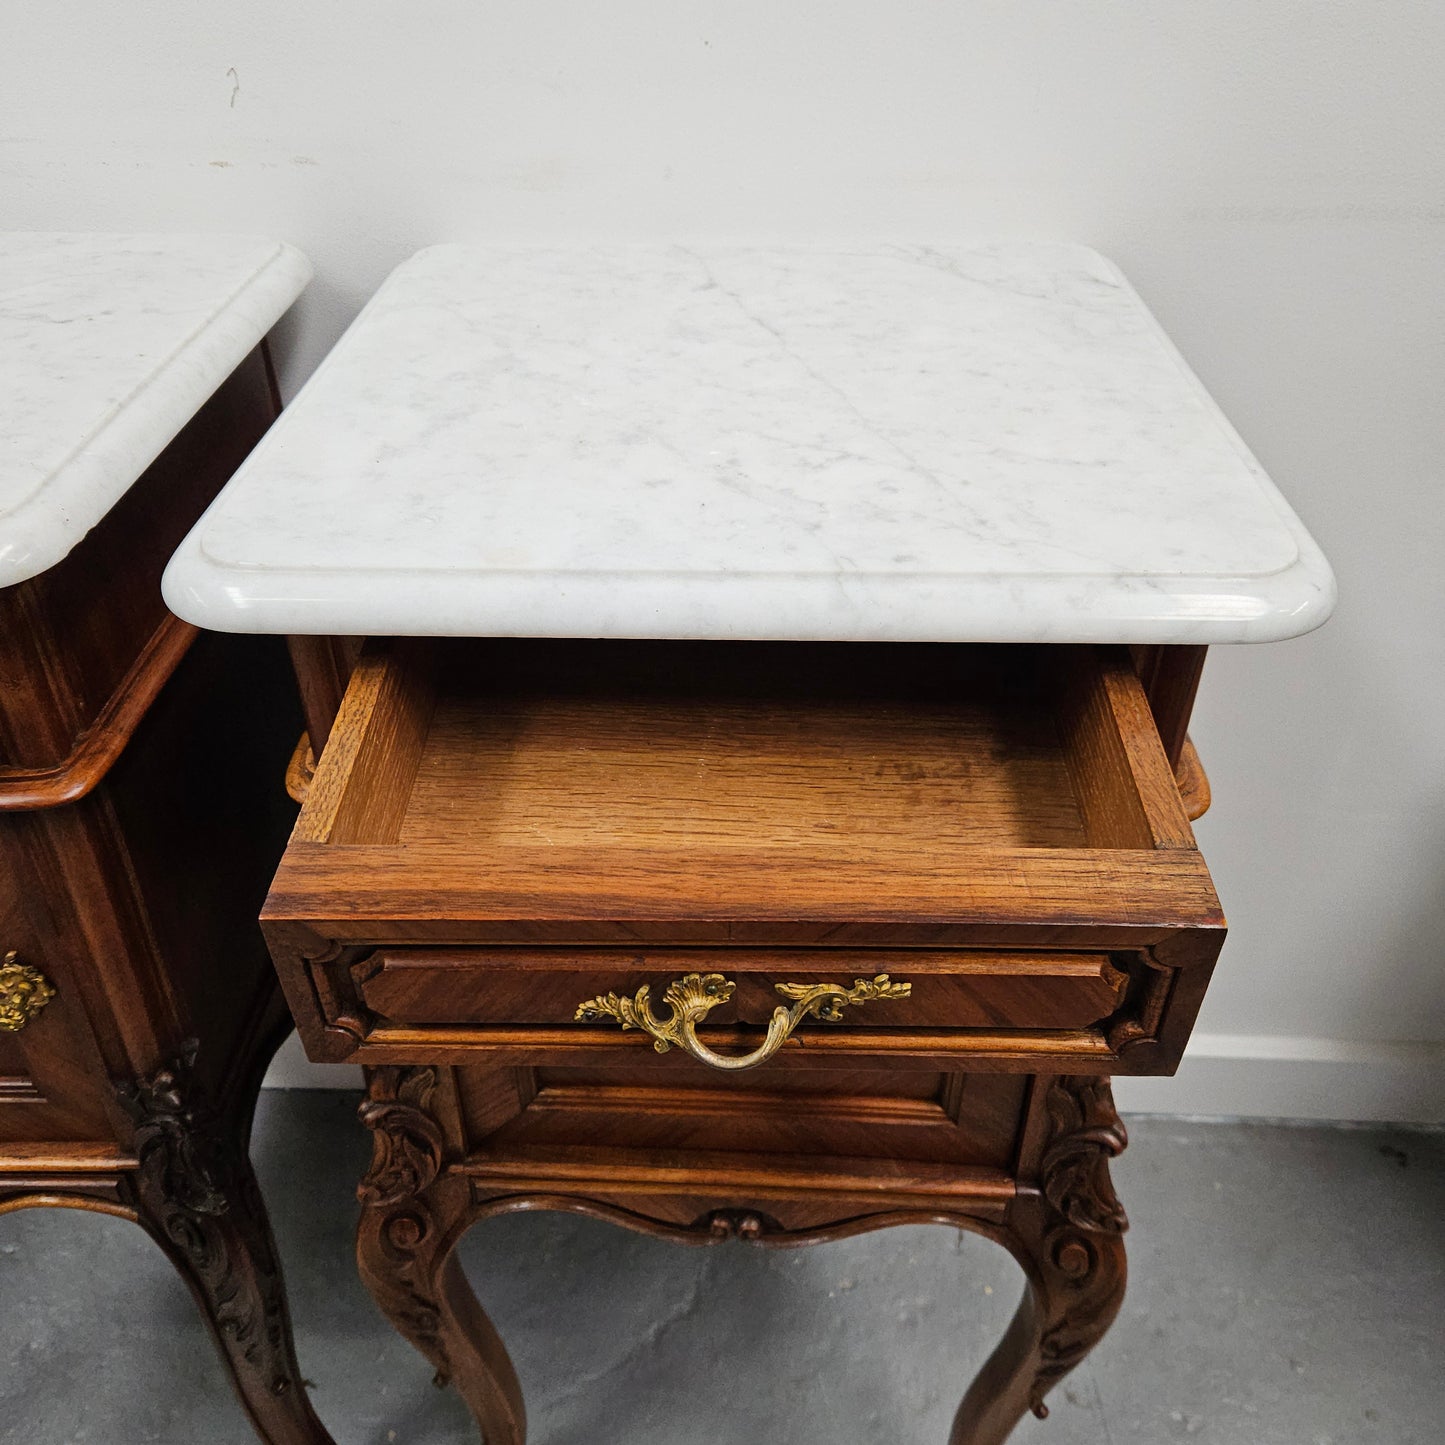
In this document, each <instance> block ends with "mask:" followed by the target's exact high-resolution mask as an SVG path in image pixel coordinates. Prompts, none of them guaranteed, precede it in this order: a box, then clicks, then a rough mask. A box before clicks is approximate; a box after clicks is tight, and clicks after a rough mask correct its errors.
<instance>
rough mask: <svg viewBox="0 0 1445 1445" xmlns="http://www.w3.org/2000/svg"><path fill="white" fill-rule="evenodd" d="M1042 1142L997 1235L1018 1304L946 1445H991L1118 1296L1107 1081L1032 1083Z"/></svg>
mask: <svg viewBox="0 0 1445 1445" xmlns="http://www.w3.org/2000/svg"><path fill="white" fill-rule="evenodd" d="M1038 1087H1040V1088H1044V1089H1046V1090H1047V1093H1046V1095H1045V1102H1046V1106H1047V1111H1048V1115H1049V1119H1050V1130H1051V1132H1050V1137H1049V1142H1048V1144H1047V1146H1046V1148H1045V1150H1044V1154H1043V1159H1042V1164H1041V1166H1040V1172H1039V1184H1038V1187H1037V1188H1031V1189H1026V1190H1021V1191H1020V1194H1019V1197H1018V1199H1017V1200H1016V1201H1015V1203H1014V1206H1013V1208H1012V1209H1011V1210H1010V1213H1009V1220H1008V1223H1007V1225H1006V1226H1005V1228H1004V1230H1003V1231H1002V1232H1001V1233H1000V1235H999V1236H998V1237H999V1238H1000V1241H1001V1242H1002V1243H1003V1244H1005V1245H1006V1246H1007V1247H1008V1248H1009V1249H1010V1250H1011V1251H1012V1253H1013V1254H1014V1256H1015V1257H1016V1258H1017V1259H1018V1261H1019V1263H1020V1264H1021V1265H1023V1268H1024V1272H1025V1274H1026V1275H1027V1278H1028V1283H1027V1285H1026V1287H1025V1290H1024V1297H1023V1300H1022V1302H1021V1303H1020V1305H1019V1308H1018V1312H1017V1313H1016V1314H1015V1315H1014V1318H1013V1322H1012V1323H1011V1324H1010V1325H1009V1328H1008V1332H1007V1334H1006V1335H1005V1336H1004V1338H1003V1341H1002V1342H1001V1343H1000V1345H999V1347H998V1348H997V1349H996V1350H995V1351H994V1352H993V1354H992V1355H991V1356H990V1357H989V1360H988V1362H987V1364H985V1365H984V1367H983V1369H982V1370H981V1371H980V1372H979V1376H978V1378H977V1379H976V1380H975V1381H974V1382H973V1384H972V1386H971V1387H970V1388H969V1391H968V1394H967V1395H965V1396H964V1399H963V1403H962V1404H961V1405H960V1406H959V1410H958V1415H957V1417H956V1418H955V1420H954V1424H953V1433H952V1435H951V1436H950V1437H949V1441H950V1445H1000V1442H1002V1441H1004V1440H1006V1439H1007V1438H1008V1436H1009V1434H1010V1433H1011V1432H1012V1430H1013V1428H1014V1426H1015V1425H1017V1424H1018V1422H1019V1421H1020V1420H1021V1419H1022V1418H1023V1416H1024V1414H1025V1412H1027V1411H1030V1410H1032V1411H1033V1413H1034V1414H1035V1415H1038V1416H1039V1417H1041V1418H1042V1417H1043V1416H1046V1415H1047V1414H1048V1407H1047V1406H1046V1405H1045V1404H1044V1396H1045V1395H1046V1394H1047V1393H1048V1392H1049V1391H1050V1390H1051V1389H1053V1387H1054V1386H1055V1385H1056V1384H1058V1382H1059V1381H1060V1380H1061V1379H1063V1377H1064V1376H1065V1375H1067V1374H1068V1373H1069V1371H1070V1370H1072V1369H1073V1368H1074V1366H1075V1365H1077V1364H1078V1363H1079V1362H1080V1361H1081V1360H1082V1359H1083V1358H1084V1356H1085V1355H1087V1354H1088V1353H1089V1351H1090V1350H1091V1349H1093V1347H1094V1346H1095V1345H1096V1344H1098V1342H1099V1341H1100V1340H1101V1339H1102V1338H1103V1336H1104V1333H1105V1331H1107V1330H1108V1328H1109V1326H1110V1325H1111V1324H1112V1323H1113V1321H1114V1317H1115V1315H1117V1314H1118V1312H1119V1306H1120V1304H1121V1303H1122V1302H1123V1299H1124V1286H1125V1281H1126V1278H1127V1265H1126V1262H1125V1257H1124V1231H1125V1229H1127V1228H1128V1221H1127V1220H1126V1218H1125V1216H1124V1211H1123V1209H1122V1208H1121V1207H1120V1205H1119V1201H1118V1198H1117V1197H1116V1195H1115V1194H1114V1187H1113V1183H1112V1182H1111V1180H1110V1178H1109V1163H1108V1161H1109V1160H1110V1159H1111V1158H1113V1157H1115V1156H1117V1155H1118V1154H1119V1153H1120V1152H1122V1150H1123V1148H1124V1145H1125V1143H1126V1136H1125V1133H1124V1127H1123V1125H1122V1124H1121V1123H1120V1122H1119V1116H1118V1114H1116V1113H1115V1111H1114V1100H1113V1096H1112V1094H1111V1093H1110V1090H1109V1081H1108V1080H1107V1079H1096V1078H1087V1077H1077V1078H1067V1077H1066V1078H1055V1079H1040V1080H1039V1081H1038Z"/></svg>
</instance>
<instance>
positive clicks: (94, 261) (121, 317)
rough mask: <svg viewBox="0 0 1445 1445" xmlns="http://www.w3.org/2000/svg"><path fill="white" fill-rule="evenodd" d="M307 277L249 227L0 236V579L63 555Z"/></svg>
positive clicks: (291, 254)
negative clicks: (241, 231)
mask: <svg viewBox="0 0 1445 1445" xmlns="http://www.w3.org/2000/svg"><path fill="white" fill-rule="evenodd" d="M310 275H311V267H310V265H309V264H308V263H307V260H306V258H305V257H304V256H303V255H302V254H301V253H300V252H299V251H296V250H294V249H293V248H292V247H290V246H283V245H278V244H277V243H276V242H275V241H265V240H260V239H258V238H256V237H248V236H120V235H92V234H88V233H41V232H24V233H8V234H7V233H0V417H3V422H0V587H11V586H14V585H15V584H16V583H19V582H24V581H27V580H28V579H29V578H31V577H34V576H36V575H37V574H38V573H41V572H44V571H46V570H47V569H48V568H50V567H53V566H54V565H55V564H56V563H57V562H60V561H62V560H63V559H64V558H65V556H66V555H67V554H68V553H69V551H70V549H71V548H72V547H73V546H75V544H76V543H77V542H78V541H80V539H81V538H82V537H83V536H84V535H85V534H86V533H87V532H88V531H89V530H90V529H91V528H92V527H93V526H95V524H96V523H97V522H99V521H100V520H101V518H102V517H104V516H105V514H106V513H107V512H108V511H109V510H110V509H111V507H113V506H114V505H115V503H116V502H117V501H119V500H120V498H121V497H122V496H124V495H125V493H126V492H127V491H128V490H129V488H130V487H131V485H132V484H133V483H134V482H135V480H136V479H137V478H138V477H139V476H140V474H141V473H142V472H143V471H144V470H145V469H146V467H148V466H149V465H150V463H151V462H152V461H154V460H155V458H156V457H157V455H159V453H160V452H161V451H162V450H163V449H164V448H165V446H166V444H167V443H168V442H169V441H170V440H171V439H172V438H173V437H174V436H175V435H176V433H177V432H178V431H180V429H181V428H182V427H183V426H184V425H185V424H186V422H188V421H189V420H190V419H191V417H192V416H194V415H195V413H196V411H197V410H198V409H199V407H200V406H201V404H202V403H203V402H204V401H205V400H206V399H207V398H208V397H209V396H210V395H211V393H212V392H213V391H215V389H216V388H217V386H219V385H220V383H221V382H222V381H224V380H225V379H226V377H227V376H229V375H230V373H231V372H232V371H233V370H235V368H236V366H237V365H238V364H239V362H240V361H241V360H242V359H243V358H244V357H245V355H246V353H247V352H249V351H250V350H251V349H252V348H253V347H254V346H255V345H256V344H257V342H259V341H260V340H261V338H262V337H263V336H265V334H266V332H267V331H269V330H270V328H271V326H272V325H273V324H274V322H275V321H276V319H277V318H278V317H279V316H280V315H281V313H282V312H283V311H285V310H286V308H287V307H288V306H289V305H290V304H291V303H292V302H293V301H294V300H295V299H296V297H297V295H298V294H299V293H300V291H301V289H302V287H304V286H305V285H306V282H307V280H308V279H309V278H310Z"/></svg>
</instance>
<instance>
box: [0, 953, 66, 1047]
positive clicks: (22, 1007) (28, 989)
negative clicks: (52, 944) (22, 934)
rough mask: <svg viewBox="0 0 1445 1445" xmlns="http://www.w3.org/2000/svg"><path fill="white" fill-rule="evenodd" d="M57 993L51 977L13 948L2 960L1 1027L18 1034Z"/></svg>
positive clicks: (0, 969)
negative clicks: (3, 960) (18, 954)
mask: <svg viewBox="0 0 1445 1445" xmlns="http://www.w3.org/2000/svg"><path fill="white" fill-rule="evenodd" d="M54 997H55V990H54V989H53V988H52V987H51V985H50V980H49V979H48V978H46V976H45V975H44V974H43V973H41V971H40V970H39V969H38V968H31V966H30V965H29V964H28V963H21V962H20V960H19V959H18V958H17V957H16V955H15V950H14V949H13V948H12V949H11V950H10V952H9V953H7V954H6V955H5V962H4V963H0V1030H3V1031H4V1032H5V1033H7V1034H18V1033H19V1032H20V1030H21V1029H23V1028H24V1027H25V1025H26V1024H28V1023H29V1022H30V1020H31V1019H33V1018H34V1017H35V1015H36V1014H38V1013H39V1012H40V1010H41V1009H43V1008H44V1007H45V1005H46V1004H48V1003H49V1002H50V1000H51V999H53V998H54Z"/></svg>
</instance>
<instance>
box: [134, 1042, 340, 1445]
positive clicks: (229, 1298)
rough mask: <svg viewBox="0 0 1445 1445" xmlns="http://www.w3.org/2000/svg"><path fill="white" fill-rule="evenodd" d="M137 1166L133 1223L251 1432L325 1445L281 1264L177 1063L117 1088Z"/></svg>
mask: <svg viewBox="0 0 1445 1445" xmlns="http://www.w3.org/2000/svg"><path fill="white" fill-rule="evenodd" d="M119 1096H120V1100H121V1103H122V1104H123V1105H124V1106H125V1108H126V1111H127V1112H128V1113H129V1114H130V1116H131V1118H132V1120H133V1121H134V1123H135V1147H136V1152H137V1156H138V1160H139V1167H138V1169H137V1170H136V1171H135V1173H134V1174H133V1175H128V1176H127V1177H126V1179H125V1182H124V1192H125V1193H126V1194H128V1195H129V1196H130V1198H129V1199H128V1200H127V1201H126V1202H127V1203H128V1204H129V1205H130V1207H132V1208H133V1209H134V1210H135V1214H136V1218H137V1219H138V1220H139V1222H140V1223H141V1224H142V1225H143V1226H144V1227H145V1229H146V1230H147V1231H149V1233H150V1234H151V1235H152V1237H153V1238H154V1239H155V1240H156V1241H157V1242H158V1243H159V1244H160V1246H161V1248H162V1249H164V1250H165V1252H166V1254H167V1255H168V1256H169V1257H170V1260H171V1262H172V1263H173V1264H174V1265H175V1267H176V1269H177V1270H178V1271H179V1272H180V1274H181V1276H182V1278H184V1279H185V1281H186V1283H187V1284H188V1285H189V1286H190V1288H191V1292H192V1294H193V1295H194V1296H195V1298H196V1301H197V1303H198V1304H199V1305H200V1307H201V1310H202V1312H203V1314H204V1315H205V1317H206V1322H207V1324H208V1325H209V1326H210V1330H211V1333H212V1335H213V1336H214V1337H215V1340H216V1344H217V1346H218V1347H219V1349H220V1351H221V1357H222V1359H223V1360H224V1361H225V1364H226V1368H227V1370H228V1371H229V1373H230V1376H231V1381H232V1384H233V1385H234V1386H235V1389H236V1393H237V1394H238V1395H239V1396H240V1398H241V1403H242V1405H243V1406H244V1407H245V1409H246V1412H247V1414H248V1415H249V1416H250V1419H251V1423H252V1425H254V1426H255V1428H256V1433H257V1434H258V1435H260V1437H261V1438H262V1439H263V1440H265V1441H267V1442H268V1445H332V1441H331V1436H330V1435H329V1434H328V1433H327V1431H326V1429H325V1427H324V1426H323V1425H322V1424H321V1421H320V1420H318V1419H317V1417H316V1414H315V1412H314V1411H313V1410H312V1408H311V1401H310V1400H309V1399H308V1398H307V1394H306V1389H305V1386H304V1384H303V1382H302V1378H301V1372H300V1370H299V1369H298V1368H297V1364H296V1353H295V1347H294V1345H293V1343H292V1338H291V1318H290V1313H289V1311H288V1309H287V1306H286V1292H285V1287H284V1284H283V1282H282V1277H281V1264H280V1260H279V1258H278V1257H277V1254H276V1245H275V1241H274V1240H273V1239H272V1237H271V1225H270V1221H269V1220H268V1219H267V1216H266V1207H265V1205H264V1204H263V1203H262V1200H261V1194H260V1191H259V1189H258V1188H257V1187H256V1177H255V1175H254V1174H253V1173H252V1171H251V1163H250V1160H249V1159H248V1158H247V1157H246V1154H245V1151H244V1148H243V1147H242V1143H241V1138H240V1135H241V1133H242V1132H243V1131H241V1130H230V1129H226V1128H224V1127H223V1126H222V1123H221V1121H220V1119H219V1118H218V1117H217V1115H216V1113H215V1112H214V1110H213V1109H212V1108H211V1107H210V1105H209V1103H208V1101H207V1100H205V1099H204V1098H203V1097H202V1095H201V1092H200V1090H199V1088H198V1087H197V1085H196V1084H195V1082H194V1080H193V1078H192V1075H191V1069H190V1059H189V1058H182V1059H179V1060H177V1061H176V1062H175V1063H173V1064H171V1065H169V1066H168V1067H166V1068H164V1069H161V1070H158V1071H157V1072H156V1073H154V1074H152V1075H150V1076H149V1077H147V1078H144V1079H140V1080H137V1081H136V1082H135V1083H133V1084H129V1085H126V1086H124V1087H122V1088H121V1089H120V1090H119Z"/></svg>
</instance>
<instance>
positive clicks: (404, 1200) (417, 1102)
mask: <svg viewBox="0 0 1445 1445" xmlns="http://www.w3.org/2000/svg"><path fill="white" fill-rule="evenodd" d="M437 1082H438V1074H437V1070H436V1069H435V1068H434V1067H433V1066H431V1065H429V1064H423V1065H416V1066H411V1067H404V1068H398V1067H382V1068H374V1069H369V1070H368V1071H367V1085H368V1097H367V1098H366V1099H365V1101H364V1102H363V1103H362V1104H361V1106H360V1108H359V1109H358V1110H357V1113H358V1115H359V1117H360V1119H361V1122H362V1123H363V1124H365V1125H366V1127H367V1128H368V1129H370V1130H371V1135H372V1158H371V1167H370V1168H369V1169H368V1170H367V1172H366V1174H365V1176H364V1177H363V1178H362V1181H361V1183H360V1185H358V1187H357V1190H356V1197H357V1198H358V1199H359V1200H360V1201H361V1203H362V1205H363V1206H364V1207H365V1208H366V1210H367V1211H368V1215H369V1216H370V1217H371V1220H372V1222H371V1223H370V1224H368V1223H367V1222H366V1220H365V1219H364V1220H363V1223H362V1227H361V1233H360V1235H359V1236H358V1239H359V1241H369V1243H366V1245H365V1250H364V1256H365V1257H364V1258H363V1273H364V1274H367V1275H369V1279H368V1283H369V1284H370V1287H371V1289H372V1292H373V1293H374V1294H376V1296H377V1299H378V1302H379V1303H381V1305H382V1307H383V1308H384V1309H385V1311H386V1314H387V1316H388V1318H390V1320H391V1321H392V1323H393V1324H394V1325H395V1326H396V1327H397V1328H398V1329H399V1330H400V1331H401V1332H402V1333H403V1334H404V1335H405V1336H406V1337H407V1338H408V1339H410V1340H411V1341H412V1343H413V1344H414V1345H416V1347H417V1348H418V1349H420V1350H421V1351H422V1352H423V1353H424V1354H426V1355H427V1357H428V1358H429V1359H430V1360H431V1361H432V1364H433V1366H434V1367H435V1369H436V1383H437V1384H438V1385H444V1384H446V1383H447V1382H448V1380H449V1379H450V1377H451V1363H450V1360H449V1358H448V1354H447V1348H446V1341H445V1338H444V1332H443V1329H442V1317H441V1310H440V1308H439V1305H438V1301H437V1297H436V1289H437V1284H436V1281H435V1280H434V1279H433V1278H432V1277H431V1274H430V1273H429V1266H430V1263H431V1260H430V1255H431V1253H432V1251H433V1249H434V1247H435V1243H436V1241H435V1238H434V1235H435V1230H436V1224H435V1220H434V1219H433V1216H432V1211H431V1207H430V1205H429V1203H428V1201H427V1199H426V1198H425V1197H424V1195H425V1191H426V1189H427V1187H428V1186H429V1185H430V1184H432V1183H433V1182H434V1181H435V1180H436V1178H437V1176H438V1175H439V1174H440V1173H441V1167H442V1159H443V1154H444V1152H445V1142H446V1141H445V1138H444V1136H443V1134H442V1128H441V1125H440V1124H439V1123H438V1122H437V1121H436V1119H435V1118H434V1117H433V1115H432V1113H431V1112H430V1110H431V1104H432V1100H433V1098H434V1096H435V1094H436V1090H437ZM368 1264H369V1268H368V1267H367V1266H368Z"/></svg>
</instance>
